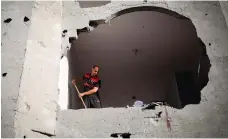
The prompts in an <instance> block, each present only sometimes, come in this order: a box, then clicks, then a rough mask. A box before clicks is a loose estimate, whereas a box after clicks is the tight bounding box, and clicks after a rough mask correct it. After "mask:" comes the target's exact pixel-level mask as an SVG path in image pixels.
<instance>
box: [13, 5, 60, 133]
mask: <svg viewBox="0 0 228 139" xmlns="http://www.w3.org/2000/svg"><path fill="white" fill-rule="evenodd" d="M61 6H62V2H61V1H57V2H55V1H51V2H43V1H38V2H34V3H33V7H32V18H31V26H30V30H29V36H28V39H27V45H26V48H27V51H26V55H25V62H24V70H23V75H22V80H21V86H20V90H19V97H18V106H17V112H16V117H15V132H16V137H23V136H26V137H47V136H44V135H42V134H39V133H36V132H33V131H31V130H32V129H33V130H37V131H41V132H46V133H49V134H55V122H56V111H57V110H58V107H57V103H58V102H57V101H58V79H59V63H60V57H61V32H62V28H61V24H62V19H61V14H62V10H61V9H62V7H61Z"/></svg>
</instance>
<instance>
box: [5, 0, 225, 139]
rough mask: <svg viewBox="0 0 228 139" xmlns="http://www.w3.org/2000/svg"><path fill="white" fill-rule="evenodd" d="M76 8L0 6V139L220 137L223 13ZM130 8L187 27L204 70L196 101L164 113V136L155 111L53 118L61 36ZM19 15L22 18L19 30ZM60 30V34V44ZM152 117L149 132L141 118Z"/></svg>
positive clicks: (206, 5)
mask: <svg viewBox="0 0 228 139" xmlns="http://www.w3.org/2000/svg"><path fill="white" fill-rule="evenodd" d="M224 4H226V3H224ZM220 5H222V6H221V7H222V8H221V7H220ZM79 6H80V5H79V3H78V2H73V1H58V2H37V1H35V2H8V1H4V2H2V21H4V20H6V19H7V18H11V19H12V20H11V21H10V22H9V23H3V22H2V46H1V47H2V74H3V73H7V74H6V76H5V77H2V137H24V136H26V137H47V136H46V135H42V134H39V133H36V132H33V131H31V129H33V130H37V131H41V132H43V133H49V134H52V135H54V134H56V135H57V137H110V135H111V134H112V133H123V132H130V133H131V134H132V135H131V137H228V126H227V125H228V123H227V116H228V109H227V105H228V102H227V93H226V92H228V87H227V86H228V61H227V60H228V59H227V57H228V50H227V49H228V48H227V44H228V39H227V38H228V28H227V22H226V21H227V15H226V12H225V11H226V10H227V6H224V5H223V4H221V3H220V4H219V2H212V1H211V2H205V1H202V2H200V1H194V2H173V1H162V2H158V1H156V2H154V1H148V2H131V3H130V2H125V1H121V2H117V1H112V2H111V3H108V4H106V5H103V6H100V7H92V8H80V7H79ZM138 6H153V7H160V8H165V9H168V10H172V11H174V12H176V13H178V14H180V15H183V16H185V17H187V18H189V19H190V20H191V21H192V23H193V24H194V26H195V28H196V31H197V35H198V37H199V38H201V39H202V41H203V42H204V43H205V45H206V49H207V54H208V56H209V58H210V61H211V65H212V67H211V69H210V72H209V82H208V84H207V86H206V87H205V88H204V89H203V90H202V91H201V95H202V96H203V97H204V101H201V103H200V104H198V105H188V106H186V107H185V108H184V109H181V110H176V109H173V108H170V107H167V110H168V114H169V116H170V118H171V129H172V131H171V132H168V130H167V127H166V122H165V120H164V119H163V118H164V115H163V114H165V112H164V108H163V107H161V108H157V109H156V111H152V110H151V111H146V112H141V111H140V110H138V109H133V108H128V109H125V108H119V109H112V108H107V109H101V110H96V109H91V110H77V111H74V110H65V111H58V106H57V104H56V102H57V101H58V78H59V75H58V74H59V62H60V58H61V55H62V53H63V51H65V52H66V48H67V47H69V48H70V46H69V37H76V38H77V37H78V36H77V33H76V30H77V29H81V28H84V27H89V21H91V20H106V19H109V17H112V16H111V15H115V13H117V12H118V11H121V10H124V9H127V8H131V7H138ZM155 9H156V8H155ZM158 9H159V8H158ZM163 11H165V10H163ZM163 11H160V12H163ZM25 16H27V17H28V18H29V19H30V20H29V21H28V22H26V23H24V17H25ZM108 23H109V24H110V25H111V24H112V22H111V20H110V21H109V22H108ZM63 30H67V31H68V32H67V35H66V37H64V38H62V31H63ZM79 37H80V36H79ZM39 41H40V42H43V43H42V44H44V45H41V44H39V43H38V42H39ZM61 45H62V46H61ZM43 46H45V47H43ZM69 48H68V49H69ZM47 94H48V95H47ZM15 101H17V103H15ZM25 102H26V103H25ZM47 108H48V109H47ZM157 110H158V111H162V115H161V119H162V120H161V122H160V123H159V124H158V125H157V126H155V125H154V124H153V123H151V122H150V121H149V119H148V118H143V117H150V116H153V115H154V114H155V113H157V112H158V111H157ZM15 113H16V116H15ZM14 117H15V118H14ZM56 117H58V118H57V119H58V120H57V121H56ZM82 117H83V118H82ZM56 122H57V123H56ZM56 131H57V132H56Z"/></svg>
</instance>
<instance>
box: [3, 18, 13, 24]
mask: <svg viewBox="0 0 228 139" xmlns="http://www.w3.org/2000/svg"><path fill="white" fill-rule="evenodd" d="M11 21H12V19H11V18H7V19H6V20H4V23H9V22H11Z"/></svg>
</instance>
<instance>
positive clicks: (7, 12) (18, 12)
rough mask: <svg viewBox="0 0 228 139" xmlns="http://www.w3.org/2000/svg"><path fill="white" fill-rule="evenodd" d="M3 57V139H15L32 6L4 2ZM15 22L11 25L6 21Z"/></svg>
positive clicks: (28, 3)
mask: <svg viewBox="0 0 228 139" xmlns="http://www.w3.org/2000/svg"><path fill="white" fill-rule="evenodd" d="M1 4H2V7H1V11H2V14H1V28H2V32H1V35H2V42H1V50H2V53H1V56H2V62H1V64H2V65H1V66H2V69H1V70H2V74H3V73H7V74H6V76H5V77H3V76H2V77H1V81H2V88H1V91H2V98H1V104H2V106H1V107H2V111H1V114H2V118H1V120H2V125H1V126H2V131H1V133H2V137H13V136H14V135H15V132H14V120H15V119H14V116H15V112H16V110H17V99H18V94H19V88H20V84H21V76H22V71H23V65H24V60H25V53H26V43H27V39H28V32H29V27H30V23H31V21H30V20H29V21H27V22H24V17H25V16H26V17H27V18H29V19H30V18H31V16H32V2H9V1H2V2H1ZM8 18H11V19H12V20H11V21H10V22H9V23H4V21H5V20H7V19H8Z"/></svg>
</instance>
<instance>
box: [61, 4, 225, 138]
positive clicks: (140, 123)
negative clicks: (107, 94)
mask: <svg viewBox="0 0 228 139" xmlns="http://www.w3.org/2000/svg"><path fill="white" fill-rule="evenodd" d="M71 6H72V7H75V5H73V4H72V5H71ZM137 6H157V7H162V8H165V9H169V10H172V11H175V12H177V13H179V14H181V15H183V16H185V17H187V18H190V19H191V21H192V22H193V24H194V26H195V28H196V30H197V35H198V37H199V38H201V39H202V41H203V42H204V43H205V45H206V47H207V53H208V56H209V58H210V61H211V64H212V67H211V69H210V72H209V82H208V84H207V86H206V87H205V88H204V89H203V90H202V91H201V98H202V99H201V103H200V104H199V105H188V106H186V107H185V108H184V109H181V110H176V109H173V108H167V109H168V114H169V117H170V118H171V129H172V130H171V132H168V130H167V127H166V121H165V120H164V115H163V116H162V118H161V119H163V120H161V121H160V123H159V124H158V125H154V124H152V123H153V122H151V121H148V119H147V120H146V119H145V118H144V117H145V116H154V114H155V113H156V112H157V110H159V108H158V109H156V110H155V111H153V110H151V111H148V112H141V111H138V110H136V109H131V108H130V109H124V108H123V109H110V108H107V109H101V110H95V109H93V110H88V111H86V110H78V111H73V110H66V111H60V112H59V115H58V116H59V117H58V123H57V137H110V134H111V133H115V132H121V133H123V132H130V133H132V134H134V135H132V137H227V136H228V135H227V132H228V126H227V125H228V123H227V121H226V119H227V116H228V113H227V112H228V111H227V110H228V109H227V107H226V105H227V104H228V102H227V94H226V92H228V86H227V85H228V84H227V83H228V78H227V76H228V73H227V72H228V61H227V60H228V59H227V56H228V48H227V44H228V40H227V38H228V29H227V25H226V22H225V19H224V15H223V11H222V10H221V8H220V5H219V2H171V1H169V2H157V1H156V2H147V3H144V4H143V2H131V3H129V2H111V3H109V4H107V5H105V6H101V7H92V8H83V9H82V10H78V12H75V18H72V17H71V19H72V20H71V22H76V20H78V21H81V22H77V24H76V26H75V28H76V29H77V28H79V29H80V28H83V27H86V26H88V20H106V21H107V23H108V24H110V27H111V25H112V21H111V20H110V18H109V17H111V18H112V17H115V13H117V12H118V11H120V10H123V9H126V8H130V7H137ZM81 11H83V12H84V13H82V12H81ZM111 15H112V16H111ZM80 17H81V18H80ZM64 20H66V19H64ZM73 20H75V21H73ZM75 28H74V29H75ZM76 37H80V35H79V36H76ZM161 110H162V111H163V114H164V113H165V111H164V108H163V109H161ZM82 117H83V118H82ZM129 123H130V126H129ZM119 124H120V125H119ZM140 127H142V128H140Z"/></svg>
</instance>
